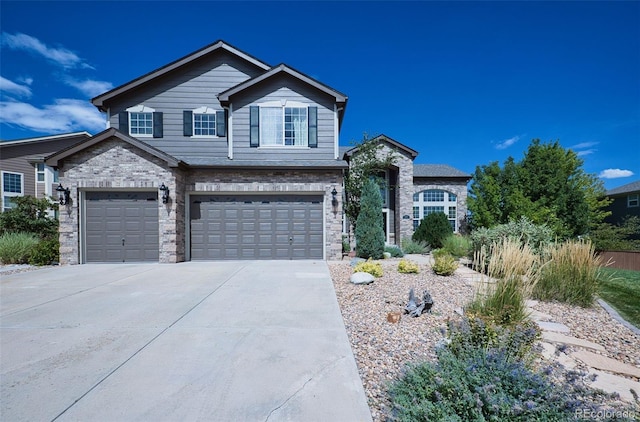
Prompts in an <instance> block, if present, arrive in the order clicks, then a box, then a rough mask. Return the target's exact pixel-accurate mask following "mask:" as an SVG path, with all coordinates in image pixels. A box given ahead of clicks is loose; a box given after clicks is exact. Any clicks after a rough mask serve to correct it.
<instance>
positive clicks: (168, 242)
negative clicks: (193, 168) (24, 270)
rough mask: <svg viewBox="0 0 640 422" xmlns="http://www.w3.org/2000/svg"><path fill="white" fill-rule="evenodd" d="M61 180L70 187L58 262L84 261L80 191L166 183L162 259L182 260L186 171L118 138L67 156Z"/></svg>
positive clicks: (161, 211)
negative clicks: (168, 164)
mask: <svg viewBox="0 0 640 422" xmlns="http://www.w3.org/2000/svg"><path fill="white" fill-rule="evenodd" d="M60 183H62V185H63V186H64V187H68V188H69V189H70V191H71V202H70V204H69V205H66V206H61V207H60V263H61V264H78V263H80V235H79V228H80V214H79V205H80V201H79V198H80V196H79V192H80V191H82V190H86V191H92V190H152V191H155V192H158V186H159V185H160V184H162V183H164V184H165V185H166V186H167V187H169V189H170V198H171V199H170V201H169V203H167V204H163V203H162V201H161V200H160V198H158V199H159V200H158V222H159V242H160V254H159V255H160V257H159V260H160V262H179V261H183V260H184V245H185V242H184V236H185V233H184V228H185V223H184V209H185V206H184V175H182V174H181V171H179V170H177V169H171V168H169V167H168V166H167V164H166V162H164V161H163V160H161V159H159V158H157V157H155V156H153V155H151V154H149V153H147V152H145V151H142V150H140V149H138V148H135V147H133V146H131V145H129V144H127V143H125V142H122V141H120V140H117V139H115V138H114V139H111V140H107V141H104V142H101V143H99V144H97V145H94V146H92V147H89V148H87V149H85V150H82V151H80V152H78V153H77V154H74V155H73V156H71V157H68V158H66V159H65V160H64V162H63V165H62V168H61V169H60Z"/></svg>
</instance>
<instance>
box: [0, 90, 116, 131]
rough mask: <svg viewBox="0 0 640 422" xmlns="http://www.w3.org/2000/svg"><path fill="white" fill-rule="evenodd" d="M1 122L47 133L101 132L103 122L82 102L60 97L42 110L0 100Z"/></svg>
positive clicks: (28, 105)
mask: <svg viewBox="0 0 640 422" xmlns="http://www.w3.org/2000/svg"><path fill="white" fill-rule="evenodd" d="M0 123H6V124H8V125H15V126H20V127H23V128H26V129H29V130H33V131H37V132H47V133H62V132H71V131H75V130H88V131H100V130H103V129H104V128H105V119H104V117H103V116H102V114H100V112H99V111H98V109H96V108H95V107H93V106H92V105H91V104H90V103H89V102H87V101H84V100H75V99H67V98H62V99H58V100H55V102H54V104H48V105H45V106H43V107H42V108H37V107H34V106H33V105H31V104H27V103H23V102H18V101H0Z"/></svg>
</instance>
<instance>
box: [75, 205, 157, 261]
mask: <svg viewBox="0 0 640 422" xmlns="http://www.w3.org/2000/svg"><path fill="white" fill-rule="evenodd" d="M85 213H86V214H85V215H86V218H85V251H86V254H85V261H86V262H142V261H156V262H157V261H158V256H159V253H158V193H157V192H87V193H86V194H85Z"/></svg>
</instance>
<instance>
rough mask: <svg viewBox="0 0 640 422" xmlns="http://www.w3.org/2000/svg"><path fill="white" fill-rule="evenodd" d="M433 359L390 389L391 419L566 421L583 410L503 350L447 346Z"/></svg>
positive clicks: (551, 384) (561, 391) (580, 403)
mask: <svg viewBox="0 0 640 422" xmlns="http://www.w3.org/2000/svg"><path fill="white" fill-rule="evenodd" d="M524 341H525V342H529V339H528V338H527V339H524ZM437 356H438V361H437V363H435V364H433V363H423V364H419V365H414V366H409V368H408V369H407V370H406V372H405V374H404V375H403V377H402V378H401V379H400V380H398V381H397V382H396V383H394V384H393V385H392V387H391V389H390V395H391V399H392V420H396V421H406V422H409V421H411V422H413V421H507V420H508V421H531V420H536V421H564V420H570V419H571V418H572V417H573V412H574V411H575V409H576V408H578V406H579V405H582V402H580V401H573V400H571V398H570V397H567V395H566V393H565V391H564V390H563V389H562V388H560V387H556V386H555V385H554V383H552V382H551V381H550V380H549V379H548V378H547V377H544V376H541V374H538V373H536V372H533V371H532V370H530V369H528V368H527V367H526V365H525V364H524V363H523V362H521V361H519V360H515V359H513V356H511V355H510V353H509V352H508V351H506V350H505V349H500V348H498V349H494V348H489V349H487V348H475V347H470V348H467V349H463V350H461V353H458V354H456V353H454V352H453V351H452V350H451V349H450V348H448V347H445V348H440V349H439V350H438V351H437Z"/></svg>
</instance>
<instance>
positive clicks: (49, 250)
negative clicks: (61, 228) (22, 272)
mask: <svg viewBox="0 0 640 422" xmlns="http://www.w3.org/2000/svg"><path fill="white" fill-rule="evenodd" d="M59 249H60V242H59V241H58V239H43V240H40V241H39V242H38V244H37V245H36V246H35V247H34V248H33V249H32V250H31V256H30V257H29V264H31V265H51V263H53V262H58V261H59V260H60V251H59Z"/></svg>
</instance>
